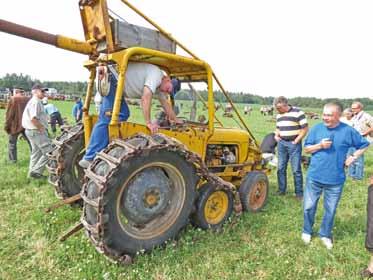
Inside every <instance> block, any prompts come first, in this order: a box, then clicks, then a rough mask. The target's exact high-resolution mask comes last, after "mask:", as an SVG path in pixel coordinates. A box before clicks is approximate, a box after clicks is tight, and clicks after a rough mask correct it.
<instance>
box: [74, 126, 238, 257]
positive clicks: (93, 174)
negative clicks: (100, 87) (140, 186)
mask: <svg viewBox="0 0 373 280" xmlns="http://www.w3.org/2000/svg"><path fill="white" fill-rule="evenodd" d="M133 140H135V141H136V140H140V141H141V142H142V143H141V144H140V145H132V144H131V142H133ZM144 142H145V143H144ZM116 147H121V148H122V149H124V153H122V154H121V155H119V156H113V155H110V151H112V150H113V149H114V148H116ZM164 149H165V150H168V151H173V152H176V153H178V154H179V155H181V156H182V157H183V158H185V160H186V161H188V162H190V163H192V164H193V165H194V166H195V168H196V171H197V175H198V176H200V178H202V179H203V180H206V181H208V182H209V183H211V184H213V185H215V186H216V188H217V190H221V189H225V190H228V191H232V192H233V194H238V193H237V192H236V187H235V186H234V185H233V184H231V183H229V182H226V181H224V180H223V179H221V178H220V177H218V176H216V175H215V174H213V173H210V172H209V170H208V168H207V166H206V165H205V163H204V162H203V161H202V159H201V157H200V156H199V155H198V154H196V153H194V152H192V151H189V150H188V149H187V148H186V146H185V145H184V144H182V143H181V142H179V141H178V140H176V139H174V138H170V137H167V136H165V135H164V134H160V133H158V134H155V135H153V136H148V135H146V134H136V135H134V136H132V137H130V138H127V139H126V140H119V139H115V140H114V141H113V142H111V143H110V144H109V146H108V147H107V148H106V149H104V150H103V151H101V152H99V153H98V154H97V155H96V157H95V160H94V161H93V163H92V164H91V165H90V166H89V167H88V169H87V170H86V173H85V174H86V177H85V180H84V181H85V182H84V184H83V188H82V191H81V197H82V198H83V200H84V202H85V203H84V204H85V205H84V208H83V214H82V217H81V222H82V224H83V225H84V227H85V229H86V234H87V235H88V237H89V238H90V239H91V241H92V243H93V244H94V246H95V247H96V249H97V251H99V252H100V253H102V254H104V255H105V256H106V257H107V258H108V259H109V260H111V261H114V262H118V263H122V264H129V263H131V262H132V258H131V256H129V255H126V254H125V255H122V256H118V253H116V252H115V251H114V250H112V249H110V248H109V247H108V246H107V244H106V243H105V237H104V224H105V223H106V222H107V221H108V217H107V216H106V215H105V214H104V213H103V209H104V205H105V204H106V203H107V201H105V199H104V193H105V192H106V190H107V182H108V181H109V179H110V177H111V176H112V174H113V173H114V172H115V171H116V170H117V169H118V168H119V165H120V164H121V162H123V161H127V160H128V159H129V158H131V157H137V156H147V155H148V154H149V153H150V152H151V151H154V150H164ZM102 161H105V163H106V164H107V165H108V166H109V169H107V170H105V172H104V173H106V174H104V176H100V175H99V174H97V170H98V169H99V168H96V167H97V166H98V164H99V163H100V162H102ZM95 170H96V171H95ZM91 181H93V183H94V184H95V185H96V186H97V188H98V190H99V194H98V196H97V197H96V198H90V197H89V195H88V191H89V190H88V189H89V183H90V182H91ZM235 198H238V195H235ZM238 200H239V198H238ZM236 203H239V204H240V202H237V199H236ZM86 204H88V205H90V206H91V207H94V208H95V209H96V212H97V223H96V224H90V223H89V221H88V220H87V217H86V215H85V213H86V211H85V210H86Z"/></svg>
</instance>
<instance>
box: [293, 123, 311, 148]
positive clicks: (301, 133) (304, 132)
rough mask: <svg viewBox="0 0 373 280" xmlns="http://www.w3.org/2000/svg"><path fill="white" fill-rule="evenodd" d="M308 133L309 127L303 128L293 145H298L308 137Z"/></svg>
mask: <svg viewBox="0 0 373 280" xmlns="http://www.w3.org/2000/svg"><path fill="white" fill-rule="evenodd" d="M307 132H308V126H305V127H304V128H302V129H301V130H300V132H299V134H298V136H297V138H295V139H294V141H293V144H298V143H299V142H300V141H302V139H303V138H304V137H305V136H306V135H307Z"/></svg>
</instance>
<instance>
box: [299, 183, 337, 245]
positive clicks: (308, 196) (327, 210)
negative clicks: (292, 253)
mask: <svg viewBox="0 0 373 280" xmlns="http://www.w3.org/2000/svg"><path fill="white" fill-rule="evenodd" d="M342 191H343V184H342V185H325V184H322V183H319V182H316V181H313V180H311V179H309V178H307V181H306V190H305V192H304V199H303V203H304V206H303V215H304V225H303V233H307V234H310V235H312V233H313V232H312V227H313V224H314V222H315V214H316V209H317V203H318V202H319V199H320V196H321V194H322V192H324V215H323V218H322V222H321V226H320V231H319V235H320V237H328V238H331V237H332V229H333V225H334V217H335V213H336V210H337V206H338V202H339V200H340V198H341V195H342Z"/></svg>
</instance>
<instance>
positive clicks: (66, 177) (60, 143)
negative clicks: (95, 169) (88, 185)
mask: <svg viewBox="0 0 373 280" xmlns="http://www.w3.org/2000/svg"><path fill="white" fill-rule="evenodd" d="M54 144H55V146H56V148H55V149H54V150H53V151H52V152H51V153H50V154H49V163H48V165H47V168H48V171H49V182H50V183H51V184H52V185H54V186H55V188H56V195H57V196H58V197H59V198H62V199H66V198H68V197H71V196H73V195H76V194H78V193H80V191H81V188H82V185H83V177H84V170H83V169H82V168H81V167H80V166H79V164H78V163H79V161H80V160H81V159H82V157H83V155H84V129H83V124H77V125H76V126H73V127H72V128H70V129H68V130H65V131H64V132H63V133H62V135H61V136H59V137H58V138H57V139H56V140H54Z"/></svg>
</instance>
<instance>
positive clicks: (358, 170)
mask: <svg viewBox="0 0 373 280" xmlns="http://www.w3.org/2000/svg"><path fill="white" fill-rule="evenodd" d="M355 151H356V149H355V148H350V149H349V150H348V153H347V156H349V155H352V154H353V153H354V152H355ZM348 176H350V177H351V178H353V179H356V180H362V179H363V178H364V155H361V156H360V157H358V158H357V160H355V161H354V162H353V163H352V164H351V165H350V166H349V167H348Z"/></svg>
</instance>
